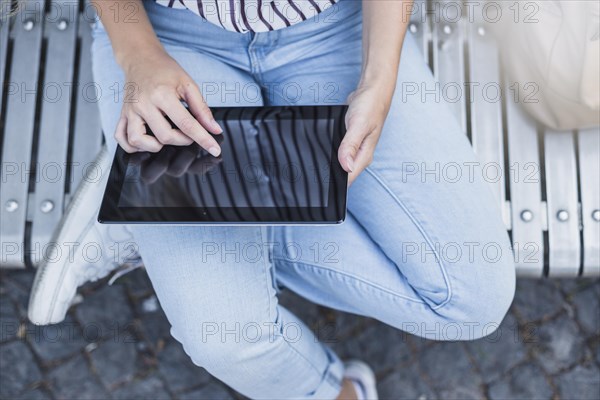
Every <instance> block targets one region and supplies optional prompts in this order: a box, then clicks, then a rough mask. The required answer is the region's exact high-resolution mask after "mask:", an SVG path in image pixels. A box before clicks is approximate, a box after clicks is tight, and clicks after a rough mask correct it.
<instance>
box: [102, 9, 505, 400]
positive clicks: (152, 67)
mask: <svg viewBox="0 0 600 400" xmlns="http://www.w3.org/2000/svg"><path fill="white" fill-rule="evenodd" d="M94 3H95V5H96V7H97V9H98V13H99V15H100V16H101V18H100V19H101V22H102V23H101V24H98V26H97V27H96V29H95V31H94V44H93V68H94V74H95V79H96V81H97V83H98V84H99V88H100V89H101V91H102V92H101V93H102V98H101V101H100V111H101V117H102V125H103V128H104V132H106V133H108V134H109V135H108V136H107V137H106V141H107V143H108V145H109V148H110V149H114V148H115V146H116V142H118V144H119V145H121V146H122V147H123V148H124V149H125V150H126V151H128V152H135V151H140V150H141V151H151V152H156V151H158V150H159V149H160V148H161V147H162V146H163V145H165V144H172V145H187V144H190V143H192V142H197V143H198V144H199V145H200V146H202V147H203V148H205V149H206V150H208V151H209V152H210V153H211V154H213V155H218V154H219V153H220V147H219V145H218V143H217V142H216V141H215V139H214V137H213V136H212V135H210V134H215V135H217V134H220V133H221V128H220V126H219V125H218V124H216V123H215V122H214V120H213V119H212V116H211V112H210V109H209V108H208V106H244V105H253V106H255V105H261V104H264V105H284V104H332V103H344V102H346V101H348V102H349V109H348V112H347V115H346V128H347V134H346V137H345V139H344V141H343V143H342V145H341V148H340V150H339V154H338V159H339V162H340V163H341V165H342V166H343V168H344V169H345V170H346V171H347V172H348V173H349V174H350V181H351V183H352V186H351V187H350V189H349V200H348V211H349V215H348V218H347V220H346V222H345V223H344V224H342V225H340V226H332V227H309V226H307V227H268V228H265V227H154V226H136V227H135V228H132V230H133V235H134V237H135V240H136V242H137V243H138V245H139V251H140V254H141V255H142V258H143V259H144V264H145V266H146V268H147V271H148V274H149V276H150V279H151V280H152V283H153V286H154V288H155V290H156V293H157V295H158V298H159V300H160V303H161V305H162V307H163V308H164V310H165V313H166V315H167V317H168V319H169V322H170V324H171V326H172V329H171V333H172V335H173V336H174V337H175V338H176V339H177V340H178V341H180V342H181V343H182V344H183V346H184V349H185V351H186V352H187V354H188V355H189V356H190V357H191V359H192V360H193V361H194V363H195V364H197V365H199V366H202V367H204V368H206V369H207V370H208V371H209V372H210V373H211V374H213V375H214V376H215V377H217V378H218V379H220V380H222V381H223V382H225V383H226V384H228V385H230V386H231V387H232V388H234V389H235V390H237V391H239V392H240V393H242V394H244V395H246V396H248V397H251V398H307V399H334V398H376V392H375V387H374V379H373V377H372V375H371V373H370V370H368V368H367V367H366V366H365V365H364V364H360V363H356V362H354V363H349V364H347V365H346V367H345V366H344V364H343V363H342V362H341V361H340V359H339V358H338V357H337V356H336V354H335V353H334V352H333V351H332V350H331V349H330V348H329V347H327V346H325V345H324V344H322V343H319V342H318V340H316V339H315V337H314V336H313V334H312V333H311V331H310V330H309V329H308V328H307V327H306V326H305V325H304V324H303V323H302V321H300V320H299V319H298V317H296V316H295V315H294V314H292V313H291V312H290V311H288V310H287V309H285V308H284V307H282V306H280V305H278V302H277V293H278V291H279V289H280V287H282V286H285V287H286V288H288V289H290V290H293V291H294V292H296V293H298V294H299V295H301V296H303V297H305V298H307V299H309V300H312V301H314V302H316V303H319V304H322V305H325V306H328V307H332V308H335V309H339V310H343V311H347V312H351V313H355V314H360V315H365V316H370V317H373V318H376V319H378V320H380V321H382V322H384V323H386V324H389V325H392V326H394V327H397V328H399V329H403V330H406V331H408V332H410V333H412V334H415V335H419V336H424V337H429V338H432V339H437V340H469V339H476V338H479V337H482V336H484V335H486V334H489V333H491V332H493V331H494V329H495V328H496V327H497V326H498V324H499V323H500V321H501V320H502V318H503V317H504V315H505V313H506V311H507V309H508V307H509V305H510V303H511V301H512V297H513V294H514V285H515V272H514V265H513V262H512V255H511V251H510V245H509V241H508V237H507V234H506V230H505V227H504V225H503V222H502V219H501V217H500V212H499V208H498V206H497V205H496V202H495V200H494V198H493V196H492V195H491V193H490V192H489V189H488V188H487V187H486V183H485V181H484V179H483V176H482V174H481V168H480V166H479V164H478V163H477V159H476V157H475V155H474V153H473V151H472V149H471V146H470V144H469V142H468V140H467V138H466V137H465V135H464V134H463V133H462V132H461V130H460V128H459V126H458V123H457V122H456V121H455V120H454V119H453V117H452V115H451V114H450V113H449V111H448V110H447V109H446V108H445V107H444V105H443V104H440V103H438V102H435V101H433V102H423V101H421V98H422V96H421V95H418V96H407V95H406V94H405V93H403V91H402V87H403V84H404V83H407V82H409V83H411V84H413V87H414V83H416V84H418V87H420V88H429V89H431V88H434V87H435V82H434V81H433V78H432V76H431V74H430V72H429V70H428V69H427V66H426V65H425V63H424V62H423V60H422V57H421V55H420V53H419V51H418V48H417V46H416V45H415V43H414V42H413V40H412V38H410V37H408V38H406V41H405V40H404V39H405V32H406V26H407V22H408V15H409V12H410V8H409V7H410V4H409V3H410V1H409V0H406V1H373V0H363V1H362V2H361V1H357V0H339V2H338V3H337V4H336V5H335V6H334V5H333V4H334V3H335V1H334V0H331V1H329V0H327V1H321V0H319V1H316V0H314V1H311V0H307V1H305V0H289V1H288V0H276V1H274V2H271V1H268V0H263V1H260V0H256V1H254V0H245V1H243V0H239V1H238V0H216V1H214V0H210V1H209V0H203V1H183V2H178V1H166V0H161V1H158V2H154V1H145V2H142V1H141V0H131V1H119V2H109V1H104V0H97V1H95V2H94ZM184 5H185V6H187V7H188V9H185V7H184ZM259 11H260V12H259ZM403 42H404V46H403ZM402 48H403V50H402V56H401V49H402ZM203 94H204V96H205V97H203ZM425 99H427V97H426V96H425ZM430 99H433V96H430ZM182 101H185V103H187V105H188V106H189V110H190V112H188V111H187V110H186V108H185V107H184V106H183V105H182ZM207 104H208V106H207ZM165 115H166V116H168V117H169V118H170V119H171V120H173V121H174V122H175V124H176V125H177V127H178V129H172V128H171V127H170V125H169V124H168V122H167V120H166V119H165V117H164V116H165ZM145 123H147V124H148V125H149V127H150V128H151V129H152V131H153V132H154V133H155V137H152V136H149V135H146V134H145V133H146V132H145V128H144V124H145ZM112 132H115V134H114V138H113V136H112V135H110V134H111V133H112ZM115 139H116V142H115ZM448 165H452V166H459V167H460V168H459V170H458V172H459V178H458V179H457V178H455V176H454V175H455V174H453V176H452V179H446V176H445V175H444V174H442V173H440V171H444V170H445V169H444V168H445V167H446V166H448ZM250 243H251V244H258V245H259V248H260V249H261V251H262V252H263V253H262V256H261V257H252V259H249V258H248V257H245V256H244V246H246V245H247V244H250ZM289 243H293V248H294V249H295V250H294V251H295V254H294V256H293V257H292V256H290V254H289V249H290V246H287V245H286V244H289ZM207 245H210V248H211V251H210V252H208V251H206V249H207ZM490 247H492V248H493V249H494V251H490ZM215 249H217V251H214V250H215ZM492 253H493V254H492ZM294 328H295V330H296V331H297V332H299V333H295V332H293V330H294ZM373 339H374V340H376V338H373Z"/></svg>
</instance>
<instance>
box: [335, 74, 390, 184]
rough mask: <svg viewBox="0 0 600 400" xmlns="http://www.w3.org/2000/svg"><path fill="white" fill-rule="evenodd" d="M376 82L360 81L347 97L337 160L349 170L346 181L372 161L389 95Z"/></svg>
mask: <svg viewBox="0 0 600 400" xmlns="http://www.w3.org/2000/svg"><path fill="white" fill-rule="evenodd" d="M388 92H389V90H387V89H379V88H378V87H377V86H376V85H368V84H361V85H359V87H358V88H357V89H356V90H355V91H354V92H352V93H351V94H350V96H349V97H348V103H349V104H350V106H349V107H348V112H347V113H346V136H345V137H344V140H342V143H341V145H340V149H339V152H338V160H339V161H340V164H341V165H342V168H344V170H345V171H346V172H348V173H349V177H348V179H349V182H348V183H349V184H351V183H352V182H354V180H355V179H356V177H357V176H358V175H359V174H360V173H361V172H362V171H363V170H364V169H365V168H367V167H368V166H369V164H371V161H373V154H374V153H375V147H376V146H377V142H378V141H379V136H380V135H381V129H382V128H383V123H384V122H385V118H386V117H387V113H388V111H389V109H390V103H391V94H389V93H388Z"/></svg>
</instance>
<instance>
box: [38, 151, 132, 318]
mask: <svg viewBox="0 0 600 400" xmlns="http://www.w3.org/2000/svg"><path fill="white" fill-rule="evenodd" d="M95 165H96V171H100V172H101V174H102V178H101V180H100V181H92V180H91V179H90V177H84V179H83V180H82V182H81V184H80V185H79V187H78V188H77V190H76V191H75V194H74V195H73V199H72V201H71V203H70V204H69V207H68V208H67V210H66V212H65V216H64V217H63V220H62V221H61V223H60V225H59V226H58V227H57V229H56V230H55V232H54V235H53V239H52V243H53V244H54V246H49V247H52V249H51V251H49V252H48V253H47V254H45V255H44V257H43V260H42V262H41V263H40V265H39V266H38V270H37V273H36V275H35V280H34V282H33V287H32V289H31V295H30V298H29V310H28V316H29V319H30V320H31V322H32V323H34V324H36V325H47V324H55V323H59V322H61V321H63V320H64V319H65V316H66V313H67V310H68V309H69V306H70V305H71V303H72V301H73V299H74V297H75V294H76V293H77V288H78V287H79V286H81V285H83V284H84V283H86V282H88V281H95V280H98V279H102V278H104V277H105V276H107V275H108V274H109V273H110V272H111V271H113V270H115V269H116V268H118V267H119V266H121V265H123V264H127V263H129V264H134V265H135V266H139V265H141V259H140V257H139V255H138V254H137V246H135V243H134V242H133V238H132V236H131V232H130V231H129V229H128V228H127V227H126V226H125V225H102V224H100V223H99V222H98V221H97V215H98V210H99V208H100V204H99V203H100V201H101V199H102V194H103V192H104V188H105V186H106V182H107V181H108V175H109V172H110V165H111V159H110V155H109V153H108V150H107V149H106V148H105V147H104V148H103V149H102V150H101V152H100V154H99V155H98V157H97V158H96V160H95ZM88 170H90V169H88Z"/></svg>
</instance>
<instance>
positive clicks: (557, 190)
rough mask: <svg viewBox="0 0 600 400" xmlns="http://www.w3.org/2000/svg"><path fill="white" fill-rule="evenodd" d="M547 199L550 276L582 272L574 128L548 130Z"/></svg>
mask: <svg viewBox="0 0 600 400" xmlns="http://www.w3.org/2000/svg"><path fill="white" fill-rule="evenodd" d="M544 153H545V155H544V156H545V170H546V199H547V204H548V240H549V251H550V254H549V257H550V258H549V272H548V276H561V277H575V276H577V275H578V274H579V264H580V251H581V248H580V241H579V218H578V215H579V212H578V211H579V210H578V203H577V166H576V162H575V141H574V140H573V133H572V132H554V131H546V132H545V133H544Z"/></svg>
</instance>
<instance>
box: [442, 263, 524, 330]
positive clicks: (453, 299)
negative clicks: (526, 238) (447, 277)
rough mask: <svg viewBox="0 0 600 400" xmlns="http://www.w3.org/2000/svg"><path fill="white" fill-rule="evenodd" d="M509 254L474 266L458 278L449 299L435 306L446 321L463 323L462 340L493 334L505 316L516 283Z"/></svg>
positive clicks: (461, 327) (459, 324) (457, 324)
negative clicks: (494, 260)
mask: <svg viewBox="0 0 600 400" xmlns="http://www.w3.org/2000/svg"><path fill="white" fill-rule="evenodd" d="M509 258H510V259H509V260H502V261H501V262H497V263H487V264H486V265H484V266H480V268H478V270H477V271H475V270H471V271H470V272H471V273H470V275H467V276H466V277H465V278H463V279H462V280H460V281H456V282H455V285H453V286H454V287H453V288H452V295H451V296H450V299H449V301H448V302H447V303H446V304H445V305H443V306H441V307H440V308H439V309H437V310H435V311H436V312H437V313H438V314H439V315H440V316H441V317H442V318H444V319H445V320H446V321H447V323H449V324H455V325H456V326H459V327H460V331H461V337H460V340H476V339H480V338H483V337H485V336H489V335H492V334H494V333H495V332H496V331H497V330H498V328H499V326H500V324H501V323H502V321H503V320H504V317H505V316H506V314H507V312H508V310H509V309H510V306H511V304H512V302H513V298H514V295H515V286H516V276H515V266H514V262H513V261H512V258H511V257H509ZM482 271H483V272H482ZM443 339H446V340H453V339H455V338H451V337H450V338H443Z"/></svg>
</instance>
